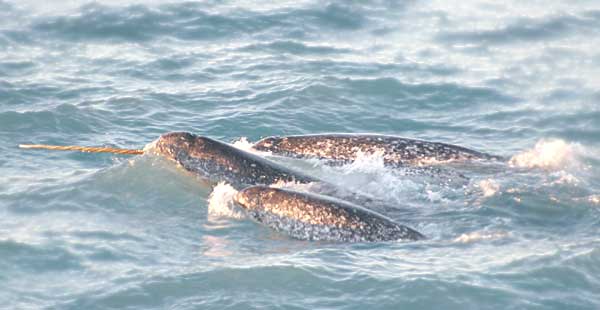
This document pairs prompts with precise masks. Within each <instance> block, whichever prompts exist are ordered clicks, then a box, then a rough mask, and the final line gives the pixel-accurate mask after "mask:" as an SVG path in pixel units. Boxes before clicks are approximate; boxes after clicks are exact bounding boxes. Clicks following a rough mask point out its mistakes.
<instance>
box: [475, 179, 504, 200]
mask: <svg viewBox="0 0 600 310" xmlns="http://www.w3.org/2000/svg"><path fill="white" fill-rule="evenodd" d="M478 185H479V188H480V189H481V191H482V192H483V197H491V196H494V195H495V194H496V193H497V192H499V191H500V185H499V184H498V182H496V181H494V180H492V179H486V180H482V181H480V182H479V184H478Z"/></svg>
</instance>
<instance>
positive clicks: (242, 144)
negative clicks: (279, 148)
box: [231, 137, 271, 156]
mask: <svg viewBox="0 0 600 310" xmlns="http://www.w3.org/2000/svg"><path fill="white" fill-rule="evenodd" d="M231 146H233V147H235V148H237V149H240V150H242V151H246V152H248V153H252V154H256V155H260V156H267V155H271V152H264V151H259V150H257V149H255V148H254V147H253V146H254V143H252V142H250V141H248V138H246V137H241V138H239V139H238V140H236V141H233V143H231Z"/></svg>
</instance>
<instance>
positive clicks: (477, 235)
mask: <svg viewBox="0 0 600 310" xmlns="http://www.w3.org/2000/svg"><path fill="white" fill-rule="evenodd" d="M506 237H508V233H506V232H502V231H500V232H479V231H476V232H472V233H468V234H462V235H460V236H459V237H458V238H456V239H454V242H455V243H473V242H477V241H482V240H497V239H502V238H506Z"/></svg>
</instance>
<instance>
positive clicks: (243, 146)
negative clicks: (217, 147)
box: [231, 137, 254, 152]
mask: <svg viewBox="0 0 600 310" xmlns="http://www.w3.org/2000/svg"><path fill="white" fill-rule="evenodd" d="M231 145H233V146H234V147H236V148H238V149H240V150H244V151H248V152H250V151H253V150H254V149H253V148H252V146H253V145H254V144H253V143H251V142H250V141H248V138H246V137H241V138H239V139H238V140H236V141H234V142H233V143H232V144H231Z"/></svg>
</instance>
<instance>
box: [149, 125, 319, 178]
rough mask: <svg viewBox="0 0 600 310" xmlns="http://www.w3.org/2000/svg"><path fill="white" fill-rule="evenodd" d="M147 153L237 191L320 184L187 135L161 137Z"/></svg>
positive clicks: (169, 134) (212, 142) (273, 165)
mask: <svg viewBox="0 0 600 310" xmlns="http://www.w3.org/2000/svg"><path fill="white" fill-rule="evenodd" d="M150 152H152V153H154V154H157V155H161V156H164V157H165V158H168V159H170V160H173V161H175V162H176V163H177V164H178V165H180V166H181V167H183V168H184V169H185V170H187V171H190V172H192V173H194V174H195V175H197V176H199V177H200V178H202V179H204V180H207V181H209V182H210V183H218V182H227V183H229V184H231V186H233V187H234V188H235V189H238V190H239V189H242V188H244V187H247V186H249V185H257V184H265V185H269V184H274V183H277V182H298V183H310V182H321V181H320V180H318V179H316V178H313V177H310V176H307V175H303V174H302V173H300V172H296V171H293V170H291V169H288V168H286V167H283V166H281V165H279V164H277V163H274V162H271V161H269V160H267V159H264V158H262V157H259V156H256V155H254V154H251V153H248V152H245V151H242V150H240V149H237V148H235V147H233V146H230V145H229V144H226V143H223V142H220V141H217V140H213V139H210V138H207V137H202V136H197V135H193V134H191V133H188V132H172V133H167V134H164V135H162V136H161V137H160V138H159V139H158V140H157V141H156V142H155V144H154V146H153V147H152V148H151V149H150Z"/></svg>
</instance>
